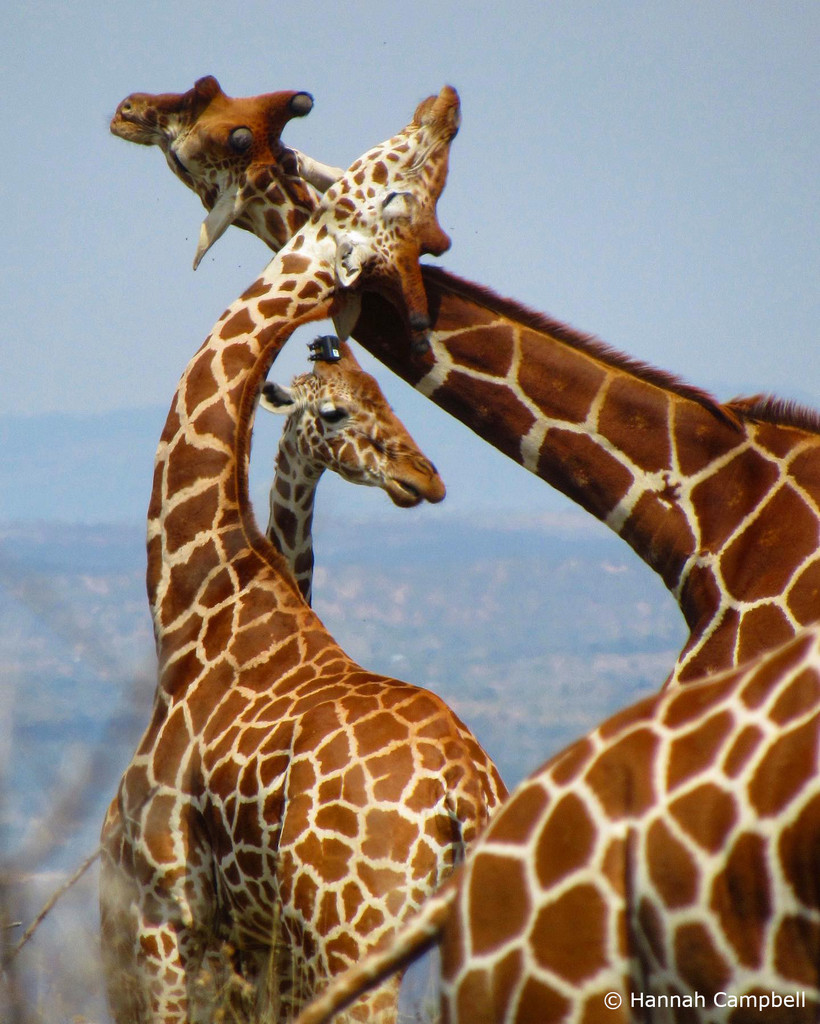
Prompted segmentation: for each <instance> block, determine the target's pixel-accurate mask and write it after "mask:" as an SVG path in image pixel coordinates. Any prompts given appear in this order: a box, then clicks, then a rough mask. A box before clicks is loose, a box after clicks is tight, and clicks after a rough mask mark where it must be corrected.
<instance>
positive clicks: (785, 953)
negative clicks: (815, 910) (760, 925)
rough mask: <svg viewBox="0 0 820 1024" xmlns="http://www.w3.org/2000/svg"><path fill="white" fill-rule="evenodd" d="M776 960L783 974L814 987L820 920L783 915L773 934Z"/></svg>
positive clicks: (818, 952) (818, 960) (819, 941)
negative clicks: (819, 922) (819, 921)
mask: <svg viewBox="0 0 820 1024" xmlns="http://www.w3.org/2000/svg"><path fill="white" fill-rule="evenodd" d="M815 867H816V865H815ZM815 906H816V904H815ZM774 963H775V969H776V970H777V971H778V973H779V974H781V975H782V976H783V977H784V978H788V979H789V980H790V981H794V982H795V983H796V984H798V985H805V986H806V987H807V988H809V987H810V988H815V987H816V986H817V964H818V963H820V924H818V923H817V921H812V920H811V918H809V917H797V916H788V917H784V918H783V920H782V921H781V923H780V926H779V927H778V929H777V933H776V934H775V938H774Z"/></svg>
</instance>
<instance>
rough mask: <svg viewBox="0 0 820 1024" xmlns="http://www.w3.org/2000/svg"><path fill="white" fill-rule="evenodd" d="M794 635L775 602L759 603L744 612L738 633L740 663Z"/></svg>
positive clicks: (738, 657)
mask: <svg viewBox="0 0 820 1024" xmlns="http://www.w3.org/2000/svg"><path fill="white" fill-rule="evenodd" d="M793 636H794V629H793V628H792V625H791V623H790V622H789V620H788V619H787V618H786V616H785V614H784V613H783V612H782V611H781V610H780V608H778V607H777V606H776V605H773V604H764V605H757V606H756V607H754V608H750V609H749V610H748V611H745V612H744V613H743V617H742V618H741V621H740V630H739V633H738V646H737V655H736V659H737V662H738V664H741V665H742V664H743V662H745V661H750V660H751V659H752V658H754V657H756V656H757V655H758V654H764V653H765V652H766V651H770V650H772V649H773V648H775V647H777V646H778V645H780V644H782V643H785V642H786V641H787V640H789V639H790V638H791V637H793Z"/></svg>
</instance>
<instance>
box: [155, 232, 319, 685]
mask: <svg viewBox="0 0 820 1024" xmlns="http://www.w3.org/2000/svg"><path fill="white" fill-rule="evenodd" d="M300 237H301V236H300ZM306 248H307V247H306ZM332 270H333V268H332V263H328V262H327V260H325V259H324V258H323V255H322V253H321V250H319V249H318V248H317V251H314V252H311V253H310V254H309V255H308V254H303V253H300V254H299V255H296V254H294V253H293V252H292V251H290V250H287V251H285V252H283V253H281V254H279V255H278V256H276V257H275V258H274V260H273V261H272V262H271V264H270V265H269V267H268V268H267V270H266V271H265V273H264V274H263V275H262V276H261V277H260V278H259V279H258V280H257V281H256V282H254V284H253V285H251V287H250V288H249V289H248V290H247V291H246V292H245V293H244V294H243V295H242V296H241V297H240V298H239V299H237V301H236V302H234V303H233V305H232V306H230V307H229V308H228V309H227V310H226V311H225V313H223V315H222V316H221V317H220V319H219V321H218V322H217V324H216V326H215V328H214V330H213V331H212V332H211V334H210V336H209V337H208V338H207V339H206V341H205V342H204V344H203V345H202V347H201V348H200V350H199V352H198V353H197V354H196V355H195V356H194V358H193V359H192V360H191V362H190V363H189V364H188V367H187V368H186V370H185V372H184V374H183V376H182V379H181V381H180V383H179V386H178V388H177V392H176V395H175V397H174V401H173V403H172V405H171V410H170V412H169V415H168V419H167V421H166V424H165V429H164V431H163V434H162V437H161V439H160V444H159V447H158V450H157V456H156V463H155V470H154V486H153V491H152V497H151V504H150V506H149V513H148V573H147V585H148V596H149V604H150V607H151V611H152V615H153V618H154V631H155V636H156V640H157V647H158V653H159V660H160V671H161V676H160V688H161V689H162V688H163V687H165V688H166V689H173V687H174V678H175V673H174V672H173V668H174V666H177V665H182V666H183V667H182V668H181V671H180V677H181V678H188V677H189V676H190V668H189V667H188V668H185V667H184V662H185V660H186V658H196V657H198V656H199V655H198V648H199V645H201V644H205V646H207V642H208V641H207V637H206V638H204V639H203V619H206V618H208V617H209V616H210V617H213V613H214V609H224V618H225V621H224V622H223V623H222V626H223V627H224V628H228V624H229V623H231V624H233V625H232V626H231V628H233V629H236V628H237V626H236V624H235V623H233V617H234V616H236V615H241V613H240V612H239V611H238V608H239V605H240V603H241V601H240V600H239V599H240V597H241V595H242V594H243V593H244V592H245V591H246V590H247V588H248V586H249V584H250V582H253V584H254V586H255V587H256V588H257V591H259V590H267V591H268V592H269V595H270V600H271V602H272V604H273V605H276V604H277V603H281V604H282V605H285V606H288V607H290V608H291V609H293V607H294V605H295V606H301V607H304V603H303V602H302V601H301V598H300V596H299V594H298V590H297V588H296V584H295V583H294V581H293V578H292V576H291V574H290V572H289V571H288V568H287V565H286V564H285V562H284V560H283V559H282V557H281V556H280V555H279V554H278V552H277V551H276V550H275V549H274V548H273V546H272V545H271V544H270V543H269V542H267V540H266V539H265V538H264V537H263V536H262V535H261V534H260V532H259V530H258V528H257V526H256V523H255V520H254V517H253V512H252V509H251V505H250V500H249V496H248V457H249V450H250V432H251V427H252V420H253V414H254V409H255V405H256V399H257V395H258V392H259V388H260V386H261V382H262V381H263V380H264V378H265V376H266V375H267V372H268V370H269V369H270V366H271V364H272V363H273V360H274V359H275V357H276V355H277V353H278V351H279V349H280V348H281V346H282V345H283V344H284V342H285V340H286V339H287V337H288V336H289V335H290V333H292V331H293V330H295V328H296V327H297V326H299V325H300V324H302V323H306V322H309V321H312V320H317V319H321V318H323V317H325V316H327V315H328V310H329V304H330V299H331V297H332V294H333V289H334V284H335V282H334V276H333V272H332ZM214 630H215V632H214V638H215V637H216V632H217V626H216V625H214ZM213 642H214V643H216V639H214V641H213ZM163 673H164V675H163ZM166 677H167V678H166Z"/></svg>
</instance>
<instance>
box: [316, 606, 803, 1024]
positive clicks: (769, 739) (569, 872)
mask: <svg viewBox="0 0 820 1024" xmlns="http://www.w3.org/2000/svg"><path fill="white" fill-rule="evenodd" d="M819 758H820V628H818V627H816V626H815V627H811V628H809V629H807V630H805V631H802V632H800V633H799V634H798V635H797V636H796V637H794V638H792V639H790V640H789V641H787V642H786V643H785V644H784V645H782V646H781V647H778V648H775V649H774V650H772V651H769V652H767V653H766V654H764V655H761V656H759V657H758V658H757V659H755V660H754V661H753V662H751V663H750V664H749V665H747V666H744V667H741V668H737V669H732V670H730V671H728V672H724V673H720V674H718V675H716V676H712V677H708V678H706V679H704V680H702V681H700V682H693V683H692V684H690V685H689V686H686V687H679V688H674V689H670V690H666V691H665V692H664V693H661V694H659V695H656V696H654V697H652V698H649V699H647V700H644V701H641V702H640V703H638V704H636V705H634V706H632V707H630V708H628V709H626V710H624V711H621V712H619V713H618V714H616V715H615V716H613V717H612V718H610V719H609V720H608V721H606V722H605V723H604V724H603V725H601V726H600V727H599V728H597V729H596V730H594V731H593V732H591V733H589V734H588V735H587V736H585V737H583V738H582V739H580V740H579V741H578V742H576V743H574V744H572V745H571V746H570V747H568V748H566V749H565V750H564V751H562V752H561V753H559V754H557V755H556V756H555V757H553V758H551V759H550V760H549V761H548V762H547V763H546V764H545V765H544V767H543V768H541V769H540V770H539V771H537V772H535V773H534V774H533V775H532V776H531V777H530V778H529V779H527V780H526V781H525V782H523V783H522V784H521V785H520V786H519V787H517V789H516V790H515V791H514V792H513V793H512V795H511V796H510V798H509V800H508V801H507V802H506V804H505V805H504V807H503V808H502V810H501V811H500V812H499V814H498V815H497V816H496V817H495V819H494V820H493V822H492V823H491V824H490V826H489V828H488V829H487V831H486V832H485V834H484V836H483V837H482V838H481V839H480V840H479V842H478V844H477V845H476V847H475V848H474V850H473V852H472V853H471V855H470V857H469V858H468V860H467V862H466V864H465V865H464V867H463V869H461V870H460V871H459V873H458V874H457V875H456V876H455V877H454V878H453V879H452V880H451V881H450V882H449V883H448V884H447V885H446V886H445V888H444V889H443V890H442V892H441V893H440V894H437V895H435V896H434V897H433V898H432V899H431V900H430V901H429V902H428V903H427V904H426V905H425V907H424V908H423V909H422V911H421V913H420V914H419V915H418V918H417V919H415V920H413V921H411V922H410V923H409V924H408V925H407V926H406V927H405V928H404V929H402V930H401V931H400V932H399V933H398V935H397V936H396V937H395V938H394V939H393V941H392V942H391V944H390V945H389V946H388V947H387V948H386V949H385V950H383V951H381V952H380V953H376V954H373V955H372V956H371V957H368V958H367V959H366V960H365V961H364V962H363V963H361V964H360V965H358V966H357V967H356V968H354V969H353V970H352V971H351V972H350V973H349V974H348V975H343V976H342V977H340V978H339V979H335V980H334V982H332V983H331V985H330V987H329V988H328V991H327V992H326V993H325V995H324V996H323V997H321V998H320V999H319V1000H317V1002H316V1003H315V1004H314V1005H313V1006H311V1007H310V1008H309V1009H308V1010H307V1011H306V1012H305V1014H304V1015H303V1016H300V1018H299V1020H298V1024H320V1022H321V1021H324V1020H329V1019H330V1015H331V1013H332V1011H333V1010H334V1009H335V1008H337V1007H338V1006H340V1005H342V1004H343V1003H344V1001H345V998H349V997H350V996H351V995H352V994H354V993H356V992H357V991H360V990H361V988H362V987H363V986H364V985H365V984H367V983H369V982H372V981H373V980H374V979H376V978H379V977H384V976H386V975H388V974H389V971H390V970H391V969H395V967H396V966H397V965H398V964H401V965H403V966H406V964H407V963H408V962H410V961H412V960H413V959H414V958H415V957H417V956H419V955H420V954H421V953H422V952H423V951H424V950H425V949H427V948H428V947H429V946H431V945H434V944H436V943H438V944H440V946H441V960H442V993H443V998H442V1008H443V1011H444V1012H443V1020H444V1022H445V1024H467V1022H469V1024H490V1022H492V1024H500V1022H510V1024H511V1022H516V1024H553V1022H555V1024H557V1022H578V1024H580V1022H589V1021H616V1022H617V1021H644V1020H652V1021H666V1020H669V1021H675V1020H677V1021H687V1022H695V1021H697V1022H703V1024H706V1022H710V1024H712V1022H715V1024H716V1022H723V1021H732V1022H740V1021H789V1022H802V1021H807V1022H808V1021H816V1020H817V1019H818V1016H820V899H819V898H818V881H817V863H818V850H820V845H819V844H820V773H819V772H818V768H820V764H819V763H818V759H819Z"/></svg>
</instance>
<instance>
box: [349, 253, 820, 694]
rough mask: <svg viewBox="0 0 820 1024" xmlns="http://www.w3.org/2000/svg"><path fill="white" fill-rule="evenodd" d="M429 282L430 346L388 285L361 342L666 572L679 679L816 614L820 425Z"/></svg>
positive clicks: (508, 305) (364, 324) (755, 647)
mask: <svg viewBox="0 0 820 1024" xmlns="http://www.w3.org/2000/svg"><path fill="white" fill-rule="evenodd" d="M424 282H425V287H426V290H427V297H428V303H429V307H430V313H431V318H432V320H433V330H432V332H431V350H430V352H429V353H428V354H427V356H425V357H423V358H421V359H420V358H419V357H417V356H415V357H414V356H413V354H412V352H411V349H410V345H409V343H408V342H407V338H406V331H405V330H403V329H402V326H401V324H400V323H399V322H398V320H397V318H395V316H394V315H393V314H392V312H391V311H390V310H389V307H387V305H386V304H385V303H383V302H382V301H380V300H378V299H377V298H375V297H370V296H368V297H367V299H366V301H365V304H364V308H363V312H362V316H361V317H360V319H359V321H358V324H357V326H356V330H355V335H356V338H357V340H358V341H360V342H361V343H362V344H363V345H364V346H365V347H366V348H368V349H369V350H370V351H371V352H372V353H373V354H374V355H375V356H377V358H379V359H381V360H382V361H383V362H384V363H385V364H386V365H387V366H389V367H390V368H391V369H392V370H393V371H394V372H396V373H397V374H399V375H400V376H401V377H403V378H404V379H405V380H407V381H408V382H409V383H411V384H412V385H413V386H414V387H416V388H418V389H419V390H420V391H422V392H423V393H424V394H426V395H427V396H428V397H429V398H431V399H432V400H433V401H434V402H436V403H437V404H438V405H439V406H441V407H442V408H443V409H445V410H446V411H448V412H449V413H451V414H452V415H454V416H455V417H456V418H457V419H460V420H461V421H462V422H464V423H465V424H466V425H467V426H469V427H470V428H471V429H472V430H473V431H475V432H476V433H477V434H479V436H481V437H483V438H484V439H486V440H487V441H489V442H490V443H491V444H492V445H494V446H495V447H496V448H498V449H499V450H500V451H502V452H504V454H506V455H508V456H509V457H511V458H512V459H514V460H515V461H517V462H519V463H521V464H522V465H523V466H525V467H526V468H527V469H529V470H530V471H531V472H533V473H535V474H536V475H538V476H539V477H541V478H542V479H544V480H546V481H547V482H548V483H550V484H551V485H552V486H554V487H556V488H557V489H558V490H560V491H562V492H563V493H564V494H566V495H567V496H568V497H570V498H571V499H572V500H573V501H575V502H577V503H578V504H580V505H581V506H582V507H583V508H585V509H587V510H588V511H589V512H591V513H592V514H593V515H595V516H596V517H597V518H598V519H600V520H601V521H603V522H604V523H606V524H607V525H608V526H609V527H610V528H611V529H613V530H614V531H615V532H616V533H617V534H618V535H619V536H621V537H622V538H623V539H624V540H626V541H627V542H628V543H629V544H630V545H631V546H632V548H633V549H634V550H635V551H636V553H637V554H638V555H639V557H640V558H642V559H643V561H645V562H646V563H647V565H649V566H650V568H652V569H653V570H654V571H655V572H657V573H658V574H659V575H660V576H661V578H662V579H663V581H664V583H665V584H666V586H667V588H668V589H669V590H670V591H671V593H672V595H673V596H674V598H675V599H676V601H677V602H678V604H679V606H680V608H681V610H682V612H683V614H684V617H685V619H686V622H687V625H688V626H689V629H690V637H689V640H688V642H687V645H686V647H685V648H684V651H683V652H682V654H681V656H680V658H679V660H678V663H677V665H676V666H675V670H674V672H673V677H672V678H673V679H675V680H681V681H683V680H686V679H691V678H695V677H697V676H700V675H702V674H703V673H704V672H706V671H716V670H720V669H723V668H728V667H731V666H732V665H735V664H739V663H741V662H742V661H745V660H746V659H747V658H749V657H752V656H754V655H755V654H757V653H759V651H760V650H763V649H766V648H768V647H770V646H772V645H773V644H775V643H779V642H781V641H783V640H785V639H786V638H788V637H789V636H791V635H793V634H794V633H795V632H796V630H797V629H799V628H800V627H801V626H802V625H804V624H807V623H809V622H813V621H815V620H816V619H817V617H818V610H819V609H820V602H818V600H817V594H818V592H820V553H818V542H819V541H820V529H819V528H818V524H820V468H819V467H820V437H819V436H818V432H817V430H816V427H812V425H811V424H806V425H805V426H804V428H802V429H801V427H800V426H798V425H796V424H793V423H788V422H786V423H778V422H767V419H773V418H774V419H776V417H771V416H767V414H766V413H765V412H761V413H760V414H759V415H755V414H751V415H750V414H749V412H748V410H745V411H744V410H743V409H742V408H741V407H739V406H734V407H733V406H731V405H730V406H722V405H720V404H718V403H717V402H715V401H714V400H713V399H711V398H710V397H709V396H708V395H706V394H705V393H703V392H700V391H698V390H697V389H695V388H691V387H687V386H684V385H682V384H680V383H679V382H677V381H675V380H674V379H673V378H672V377H671V376H669V375H666V374H663V373H661V372H658V371H653V370H651V369H649V368H647V367H645V366H643V365H641V364H638V363H636V362H634V361H631V360H629V359H627V358H625V357H621V356H619V355H617V354H616V353H613V352H612V351H611V350H609V349H607V348H606V347H605V346H604V345H602V344H601V343H599V342H596V341H594V340H592V339H589V338H585V337H583V336H582V335H580V334H578V333H577V332H574V331H572V330H571V329H569V328H567V327H565V326H564V325H561V324H558V323H556V322H554V321H550V320H549V319H547V318H546V317H543V316H539V315H536V314H534V313H531V312H529V311H528V310H525V309H524V308H522V307H520V306H518V305H516V304H515V303H513V302H510V301H508V300H504V299H500V298H498V297H497V296H494V295H492V294H491V293H489V292H488V291H486V290H485V289H482V288H480V287H479V286H477V285H473V284H471V283H470V282H466V281H462V280H459V279H458V278H456V277H454V276H452V275H449V274H447V273H445V272H443V271H440V270H438V269H434V268H431V267H425V268H424Z"/></svg>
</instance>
